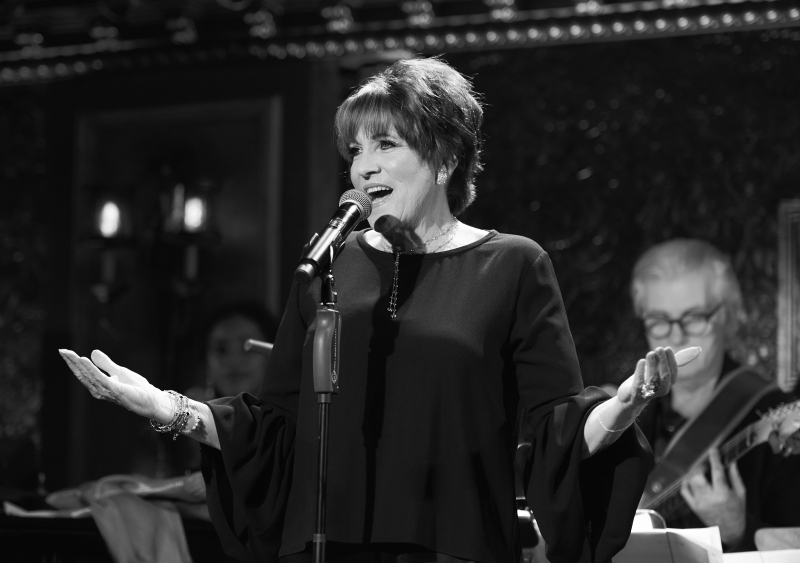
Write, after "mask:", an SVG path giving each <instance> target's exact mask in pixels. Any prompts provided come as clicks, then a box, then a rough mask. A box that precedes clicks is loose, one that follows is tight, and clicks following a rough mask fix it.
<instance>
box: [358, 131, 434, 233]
mask: <svg viewBox="0 0 800 563" xmlns="http://www.w3.org/2000/svg"><path fill="white" fill-rule="evenodd" d="M350 154H351V155H352V157H353V162H352V164H351V165H350V180H351V181H352V183H353V186H354V187H355V188H357V189H359V190H362V191H364V192H366V193H367V194H368V195H369V196H370V197H371V198H372V215H370V217H369V223H370V225H371V226H372V227H373V228H374V229H375V230H376V231H378V232H380V233H385V232H387V231H392V230H396V229H397V230H404V229H412V230H413V229H416V228H417V227H420V226H422V227H423V228H424V227H427V226H428V225H429V224H430V223H433V222H435V221H436V220H438V219H440V218H439V217H438V215H441V214H443V217H444V218H445V220H446V219H447V218H449V217H450V211H449V208H447V198H446V196H445V191H444V186H440V185H437V184H436V171H435V170H433V168H432V167H431V166H430V165H429V164H428V163H427V162H425V161H424V160H423V159H421V158H420V156H419V154H417V152H416V151H414V150H413V149H412V148H411V147H409V146H408V143H406V142H405V140H403V139H402V138H401V137H400V136H399V135H398V133H397V131H396V130H395V129H394V127H392V128H391V129H390V130H389V131H388V132H386V133H382V134H378V135H375V136H374V137H372V138H367V136H366V135H365V134H364V131H363V130H362V131H360V132H359V134H358V136H357V137H356V139H355V141H354V142H353V143H351V144H350ZM442 204H444V209H443V208H442Z"/></svg>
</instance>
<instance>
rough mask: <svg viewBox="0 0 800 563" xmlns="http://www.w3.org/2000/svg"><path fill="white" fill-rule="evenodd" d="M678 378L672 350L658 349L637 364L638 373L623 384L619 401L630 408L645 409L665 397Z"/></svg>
mask: <svg viewBox="0 0 800 563" xmlns="http://www.w3.org/2000/svg"><path fill="white" fill-rule="evenodd" d="M677 376H678V361H677V360H676V359H675V352H673V351H672V348H669V347H667V348H661V347H659V348H656V349H655V350H653V351H651V352H648V353H647V356H645V358H644V359H642V360H639V361H638V363H637V364H636V371H634V372H633V375H632V376H630V377H629V378H628V379H626V380H625V381H623V382H622V385H620V386H619V390H618V391H617V399H619V401H620V402H621V403H622V404H623V405H625V406H626V407H629V408H641V407H644V406H645V405H646V404H647V403H649V402H650V401H651V400H653V399H655V398H656V397H663V396H664V395H666V394H667V393H669V390H670V389H671V388H672V386H673V385H674V383H675V378H676V377H677Z"/></svg>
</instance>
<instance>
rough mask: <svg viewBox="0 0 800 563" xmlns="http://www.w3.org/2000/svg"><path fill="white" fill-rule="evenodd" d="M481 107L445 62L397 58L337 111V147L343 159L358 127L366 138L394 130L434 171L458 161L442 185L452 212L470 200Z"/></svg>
mask: <svg viewBox="0 0 800 563" xmlns="http://www.w3.org/2000/svg"><path fill="white" fill-rule="evenodd" d="M482 124H483V109H482V107H481V103H480V101H479V100H478V96H477V94H475V92H474V91H473V90H472V84H471V83H470V81H469V79H467V78H466V77H465V76H464V75H462V74H461V73H460V72H458V71H457V70H455V69H454V68H452V67H451V66H449V65H448V64H447V63H445V62H443V61H441V60H439V59H435V58H431V59H410V60H402V61H397V62H396V63H394V64H393V65H391V66H390V67H389V68H387V69H386V70H384V71H383V72H381V73H379V74H377V75H375V76H373V77H371V78H369V79H368V80H367V81H366V82H364V83H363V84H362V85H361V86H359V88H358V89H357V90H356V91H355V92H353V93H352V94H351V95H350V96H349V97H348V98H347V99H346V100H345V101H344V103H343V104H342V105H341V106H340V107H339V110H338V111H337V112H336V121H335V127H336V145H337V147H338V149H339V153H340V154H341V155H342V157H343V158H344V159H345V160H347V161H348V162H352V161H353V157H352V156H351V155H350V153H349V150H348V148H349V145H350V144H351V143H353V142H354V141H355V139H356V137H357V135H358V133H359V132H360V131H361V130H363V131H364V134H365V135H367V136H368V137H373V136H375V135H380V134H381V133H386V132H388V131H389V130H390V129H391V127H392V126H394V128H395V130H396V131H397V133H398V134H399V135H400V136H401V137H402V138H403V140H405V141H406V142H407V143H408V144H409V146H410V147H411V148H412V149H414V150H415V151H416V152H417V153H418V154H419V155H420V157H421V158H422V159H423V160H424V161H425V162H427V163H428V164H429V165H431V167H432V168H433V169H434V170H438V169H439V168H440V167H441V166H442V164H445V163H447V162H450V161H452V160H453V159H458V165H457V166H456V169H455V170H454V171H453V174H452V176H451V178H450V183H449V184H448V186H447V203H448V204H449V206H450V211H451V212H452V213H453V214H454V215H458V214H460V213H461V212H462V211H464V209H466V208H467V206H469V204H471V203H472V202H473V200H474V199H475V184H474V180H475V176H476V175H477V174H478V172H480V171H481V169H482V168H483V166H482V165H481V162H480V154H481V143H482V140H481V132H480V128H481V125H482Z"/></svg>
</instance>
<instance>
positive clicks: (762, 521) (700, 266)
mask: <svg viewBox="0 0 800 563" xmlns="http://www.w3.org/2000/svg"><path fill="white" fill-rule="evenodd" d="M631 296H632V299H633V306H634V309H635V312H636V314H637V316H638V317H639V318H640V319H642V321H643V324H644V329H645V333H646V336H647V341H648V344H649V346H650V348H651V349H655V348H657V347H661V346H670V347H672V348H673V349H674V350H675V351H676V352H678V351H680V350H683V349H684V348H688V347H691V346H700V347H701V348H702V349H703V353H702V354H700V356H699V357H698V358H697V359H696V360H695V361H694V362H691V363H690V364H688V365H685V366H682V367H680V368H679V369H678V377H677V379H676V381H675V384H674V386H673V388H672V392H671V393H670V394H669V395H668V396H664V397H661V398H659V399H656V400H655V401H654V402H653V404H652V405H651V406H650V407H649V408H647V409H645V411H644V412H643V413H642V414H641V415H640V417H639V418H638V423H639V424H640V427H641V429H642V431H643V432H644V433H645V435H646V436H647V438H648V440H649V441H650V444H651V445H652V446H653V450H654V452H655V455H656V463H657V466H656V469H655V470H654V471H657V470H658V467H659V466H658V463H659V462H660V461H661V458H662V456H663V454H664V453H665V451H666V450H667V446H668V445H670V447H674V446H672V445H671V444H672V441H673V440H676V441H677V440H683V442H682V443H683V444H687V443H692V442H691V441H692V440H693V439H695V437H696V433H695V434H694V435H693V434H692V433H691V432H685V433H684V435H683V436H678V434H679V432H680V430H681V428H682V427H683V426H684V425H685V424H686V423H687V421H691V420H693V419H695V418H696V417H698V416H700V415H701V414H702V413H703V412H704V411H705V410H706V409H707V408H709V405H710V404H711V403H712V400H713V399H714V397H715V393H716V392H717V390H718V389H719V388H720V383H721V382H724V381H726V379H727V378H729V377H732V376H734V375H735V374H738V373H739V372H740V371H741V369H740V366H739V365H738V364H737V363H736V362H735V361H734V360H733V359H732V358H731V357H730V356H729V355H728V354H727V352H726V350H728V349H729V347H730V346H731V345H732V343H733V336H734V335H735V334H736V331H737V329H738V328H739V323H740V319H741V318H742V317H743V315H742V294H741V290H740V288H739V283H738V281H737V279H736V276H735V274H734V272H733V268H732V267H731V263H730V261H729V260H728V258H727V257H726V256H725V255H724V254H723V253H722V252H720V251H719V250H718V249H717V248H715V247H714V246H712V245H711V244H709V243H708V242H705V241H702V240H696V239H673V240H669V241H667V242H663V243H661V244H658V245H656V246H653V247H651V248H650V249H649V250H647V251H646V252H645V253H644V254H643V255H642V256H641V257H640V258H639V259H638V261H637V262H636V265H635V266H634V269H633V277H632V281H631ZM735 384H736V382H735V380H734V381H732V385H731V386H729V387H730V389H731V390H733V389H734V387H733V385H735ZM760 393H762V395H761V396H760V398H758V399H757V400H756V397H755V396H754V398H753V402H754V404H751V405H750V406H749V409H742V410H743V411H746V412H739V413H732V415H731V416H740V417H741V421H740V423H739V424H738V425H737V426H736V427H735V428H734V430H732V431H731V432H728V433H727V434H726V435H723V436H722V437H721V439H722V441H723V443H724V440H726V439H727V438H728V437H730V436H732V435H734V434H735V433H736V432H737V431H738V430H740V429H742V428H744V427H745V426H746V425H748V424H750V423H752V422H754V421H756V420H758V419H759V417H758V413H765V412H767V411H768V410H769V409H770V408H771V407H775V406H777V405H780V404H786V403H790V402H791V401H792V400H793V398H792V397H791V396H788V395H786V394H785V393H782V392H781V391H780V390H778V389H777V387H771V386H768V385H766V384H765V385H764V387H763V389H762V391H760ZM725 396H728V395H725ZM723 400H725V399H723ZM687 441H688V442H687ZM708 455H709V463H710V470H708V471H706V470H703V469H699V470H695V471H693V472H691V473H689V474H687V475H686V478H685V479H684V480H683V481H682V483H681V484H680V498H679V499H677V501H675V500H674V499H673V501H672V502H677V504H680V505H681V506H679V507H677V508H675V507H674V506H673V507H670V510H671V511H672V513H671V515H667V516H666V520H667V525H668V526H669V527H675V528H698V527H705V526H719V529H720V534H721V536H722V543H723V547H724V549H725V551H749V550H754V549H755V544H754V533H755V531H756V530H757V529H759V528H763V527H781V526H800V457H799V456H792V457H784V456H782V455H775V454H774V453H773V451H772V449H771V448H770V446H769V445H768V444H766V443H762V444H760V445H758V446H756V447H755V448H754V449H753V450H752V451H750V452H748V453H746V454H745V455H744V456H743V457H742V458H741V459H739V461H738V462H733V463H731V464H730V465H729V466H728V467H727V468H726V467H724V464H723V461H722V458H721V456H720V452H719V450H718V449H717V448H712V449H711V450H710V452H709V453H708ZM675 496H676V497H677V496H678V495H677V494H676V495H675ZM681 499H682V501H683V502H680V500H681ZM665 506H666V505H665ZM656 510H657V511H658V510H659V509H658V508H656Z"/></svg>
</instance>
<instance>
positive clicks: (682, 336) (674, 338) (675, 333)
mask: <svg viewBox="0 0 800 563" xmlns="http://www.w3.org/2000/svg"><path fill="white" fill-rule="evenodd" d="M667 340H668V341H669V344H670V346H682V345H684V344H686V343H687V342H688V341H689V337H688V336H686V333H685V332H684V331H683V327H682V326H681V323H677V322H676V323H674V324H673V325H672V330H671V331H670V333H669V336H668V337H667Z"/></svg>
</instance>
